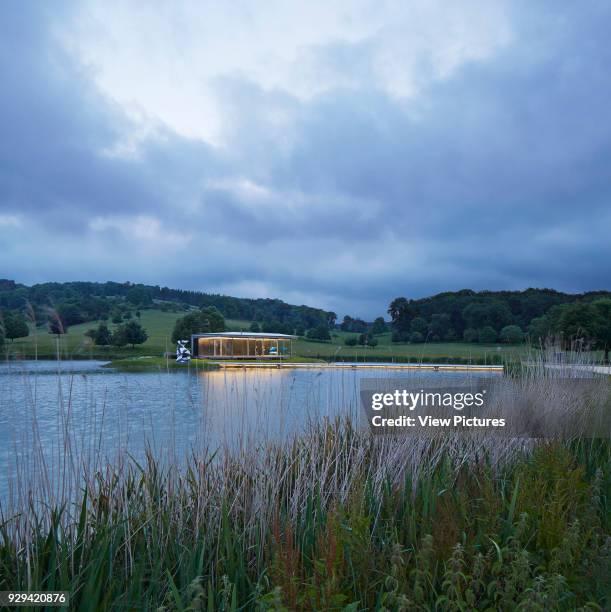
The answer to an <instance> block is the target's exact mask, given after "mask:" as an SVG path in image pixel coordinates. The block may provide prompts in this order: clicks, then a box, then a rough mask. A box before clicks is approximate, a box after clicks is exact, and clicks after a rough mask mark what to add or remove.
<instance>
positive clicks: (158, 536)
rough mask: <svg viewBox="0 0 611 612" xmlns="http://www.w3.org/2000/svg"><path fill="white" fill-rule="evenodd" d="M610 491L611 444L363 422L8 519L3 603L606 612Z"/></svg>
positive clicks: (96, 490) (86, 490) (0, 551)
mask: <svg viewBox="0 0 611 612" xmlns="http://www.w3.org/2000/svg"><path fill="white" fill-rule="evenodd" d="M610 474H611V455H610V448H609V443H608V441H587V440H582V441H575V442H573V443H541V444H537V445H533V444H532V443H530V444H524V443H518V442H516V441H511V440H502V439H496V440H494V441H488V442H479V443H473V442H471V443H468V442H467V441H465V440H463V441H458V440H455V441H451V442H448V440H445V441H444V440H427V441H424V440H420V441H414V440H405V439H401V438H391V439H389V438H383V437H374V436H371V435H370V434H368V433H367V432H359V431H356V430H355V429H354V428H353V427H352V426H351V425H350V423H347V422H335V423H331V424H327V425H320V426H313V427H312V428H311V429H310V430H309V431H308V432H306V433H305V434H304V435H302V436H299V437H295V438H294V439H293V440H291V441H288V442H287V443H286V444H280V445H267V446H266V447H265V448H263V449H259V450H258V451H254V450H252V451H248V452H247V453H246V454H241V453H230V452H228V451H227V452H225V453H223V454H222V456H217V457H216V460H214V461H213V460H212V457H211V456H210V455H207V454H202V455H200V456H194V457H192V458H191V459H190V461H189V462H188V465H187V467H186V468H185V469H182V470H178V469H177V468H176V467H174V466H172V465H170V466H165V467H164V466H163V465H162V464H160V463H158V462H157V461H155V460H154V459H153V458H152V457H149V460H148V462H146V463H145V464H143V465H139V464H136V463H134V462H130V461H126V462H125V463H124V464H122V465H117V466H106V467H105V468H104V469H103V470H102V469H101V470H100V471H99V472H97V473H93V474H89V475H88V476H87V477H85V478H84V479H83V489H82V491H83V493H82V494H81V495H80V496H79V498H78V499H77V500H74V503H71V504H65V503H59V502H56V503H51V504H50V505H48V506H41V505H38V504H37V503H36V500H35V499H32V500H31V502H30V504H31V505H30V507H29V508H23V510H24V512H21V513H15V514H13V515H8V514H6V511H3V514H2V517H1V519H0V568H1V571H0V590H7V589H24V590H35V589H36V590H38V589H56V590H66V591H70V593H71V594H72V606H71V607H72V609H79V610H92V611H93V610H110V609H112V610H128V609H138V610H143V609H150V610H239V609H252V610H467V609H468V610H491V609H494V610H515V609H521V610H570V609H578V608H580V607H581V609H585V608H583V607H582V606H586V605H591V607H590V608H588V609H605V608H606V607H607V606H609V605H611V600H609V577H610V576H611V565H610V563H611V538H610V535H609V534H610V527H611V522H610V521H611V507H610V499H611V497H610V495H611V480H610V478H609V476H610ZM43 501H45V500H43ZM46 501H52V500H46Z"/></svg>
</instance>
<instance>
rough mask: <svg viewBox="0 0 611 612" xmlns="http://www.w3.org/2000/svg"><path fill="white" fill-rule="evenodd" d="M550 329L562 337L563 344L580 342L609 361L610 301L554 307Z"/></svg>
mask: <svg viewBox="0 0 611 612" xmlns="http://www.w3.org/2000/svg"><path fill="white" fill-rule="evenodd" d="M550 317H551V320H552V328H553V329H554V331H556V332H559V333H561V334H562V335H563V337H564V340H565V343H567V344H569V343H571V342H573V341H580V342H582V343H583V344H584V345H586V346H588V345H589V346H590V347H591V348H600V349H602V350H603V351H604V353H605V356H604V359H605V361H608V360H609V349H610V347H611V299H609V298H603V299H600V300H594V301H593V302H591V303H583V302H577V303H575V304H564V305H562V306H556V307H555V308H553V309H552V310H551V312H550Z"/></svg>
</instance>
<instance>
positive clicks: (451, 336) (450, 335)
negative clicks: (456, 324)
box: [444, 327, 458, 342]
mask: <svg viewBox="0 0 611 612" xmlns="http://www.w3.org/2000/svg"><path fill="white" fill-rule="evenodd" d="M457 339H458V336H457V335H456V330H455V329H454V328H453V327H450V328H449V329H448V331H447V332H446V335H445V338H444V340H447V341H448V342H454V341H455V340H457Z"/></svg>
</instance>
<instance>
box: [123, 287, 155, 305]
mask: <svg viewBox="0 0 611 612" xmlns="http://www.w3.org/2000/svg"><path fill="white" fill-rule="evenodd" d="M125 299H126V300H127V301H128V302H129V303H130V304H133V305H134V306H149V305H150V304H152V303H153V300H152V299H151V294H150V293H149V291H148V290H147V289H145V288H144V287H134V288H133V289H130V290H129V291H128V292H127V294H126V295H125Z"/></svg>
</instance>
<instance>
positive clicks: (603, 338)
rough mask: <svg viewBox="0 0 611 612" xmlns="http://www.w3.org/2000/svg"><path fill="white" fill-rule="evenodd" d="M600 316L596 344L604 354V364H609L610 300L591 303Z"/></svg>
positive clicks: (610, 333) (610, 335)
mask: <svg viewBox="0 0 611 612" xmlns="http://www.w3.org/2000/svg"><path fill="white" fill-rule="evenodd" d="M592 306H594V308H596V310H597V311H598V314H599V316H600V322H599V326H598V329H597V332H596V336H597V341H598V342H597V344H598V346H599V348H601V349H602V350H603V351H604V352H605V362H607V363H609V350H610V349H611V299H609V298H603V299H600V300H595V301H594V302H592Z"/></svg>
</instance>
